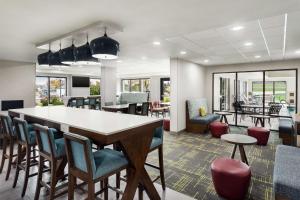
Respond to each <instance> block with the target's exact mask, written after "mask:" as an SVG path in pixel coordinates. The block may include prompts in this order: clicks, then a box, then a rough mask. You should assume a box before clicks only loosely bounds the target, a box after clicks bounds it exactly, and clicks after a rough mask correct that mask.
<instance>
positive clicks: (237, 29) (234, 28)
mask: <svg viewBox="0 0 300 200" xmlns="http://www.w3.org/2000/svg"><path fill="white" fill-rule="evenodd" d="M242 29H244V27H243V26H234V27H232V28H231V30H232V31H239V30H242Z"/></svg>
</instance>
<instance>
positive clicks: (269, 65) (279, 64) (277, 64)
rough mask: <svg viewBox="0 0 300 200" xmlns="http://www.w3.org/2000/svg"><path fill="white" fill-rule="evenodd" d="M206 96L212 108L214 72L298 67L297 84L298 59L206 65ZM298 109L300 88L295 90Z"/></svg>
mask: <svg viewBox="0 0 300 200" xmlns="http://www.w3.org/2000/svg"><path fill="white" fill-rule="evenodd" d="M206 69H207V70H206V83H207V86H206V87H207V90H206V98H207V99H208V103H209V109H210V110H211V109H212V76H213V73H214V72H236V71H257V70H276V69H298V83H297V84H298V85H299V83H300V81H299V78H300V60H299V59H297V60H285V61H273V62H261V63H248V64H233V65H222V66H207V67H206ZM297 95H298V96H297V98H298V105H297V106H298V110H299V108H300V107H299V106H300V101H299V100H300V99H299V98H300V89H299V88H298V92H297Z"/></svg>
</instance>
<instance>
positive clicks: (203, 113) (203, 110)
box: [199, 106, 207, 117]
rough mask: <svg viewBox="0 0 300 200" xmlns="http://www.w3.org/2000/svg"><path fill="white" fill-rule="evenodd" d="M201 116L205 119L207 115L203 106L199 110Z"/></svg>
mask: <svg viewBox="0 0 300 200" xmlns="http://www.w3.org/2000/svg"><path fill="white" fill-rule="evenodd" d="M199 115H200V116H201V117H204V116H206V115H207V113H206V110H205V107H203V106H201V107H200V109H199Z"/></svg>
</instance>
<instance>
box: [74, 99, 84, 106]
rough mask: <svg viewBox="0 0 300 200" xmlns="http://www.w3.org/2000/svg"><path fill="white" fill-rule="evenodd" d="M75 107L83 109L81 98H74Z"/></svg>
mask: <svg viewBox="0 0 300 200" xmlns="http://www.w3.org/2000/svg"><path fill="white" fill-rule="evenodd" d="M75 102H76V103H75V105H76V108H84V98H83V97H76V98H75Z"/></svg>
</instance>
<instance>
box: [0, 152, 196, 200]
mask: <svg viewBox="0 0 300 200" xmlns="http://www.w3.org/2000/svg"><path fill="white" fill-rule="evenodd" d="M1 155H2V150H0V156H1ZM6 162H7V161H6ZM35 171H36V169H33V170H32V172H35ZM5 174H6V165H5V166H4V169H3V172H2V174H0V200H18V199H23V200H32V199H33V198H34V194H35V187H36V176H35V177H32V178H30V179H29V182H28V187H27V191H26V195H25V197H24V198H21V191H22V187H23V177H24V173H23V172H22V171H21V172H20V175H19V181H18V184H17V187H16V188H12V185H13V179H14V175H15V169H12V170H11V174H10V178H9V180H8V181H5ZM44 178H45V179H47V178H48V175H45V177H44ZM114 180H115V177H114V176H112V177H111V178H110V184H111V185H112V186H114V185H115V184H114ZM121 187H122V189H124V187H125V183H122V185H121ZM155 187H156V188H157V191H158V192H159V194H160V195H161V198H162V199H168V200H193V198H191V197H188V196H186V195H183V194H181V193H178V192H176V191H174V190H171V189H169V188H167V189H166V191H165V192H163V191H162V189H161V185H159V184H155ZM84 188H85V187H84ZM97 188H98V189H99V188H100V185H99V184H97V185H96V191H97ZM66 190H67V188H66ZM61 191H63V189H62V190H61ZM86 194H87V193H85V192H84V191H82V190H80V189H77V190H76V193H75V200H81V199H85V198H86ZM47 197H48V196H47V194H46V191H45V190H44V189H42V191H41V195H40V199H41V200H43V199H47ZM99 197H100V198H101V195H100V196H99ZM57 199H59V200H63V199H68V196H67V194H65V195H63V196H61V197H59V198H57ZM109 199H110V200H113V199H116V195H115V193H114V192H113V191H112V190H110V191H109ZM135 199H136V200H137V199H138V198H137V195H136V197H135ZM144 199H145V200H147V199H149V198H148V196H147V194H146V193H144Z"/></svg>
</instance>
